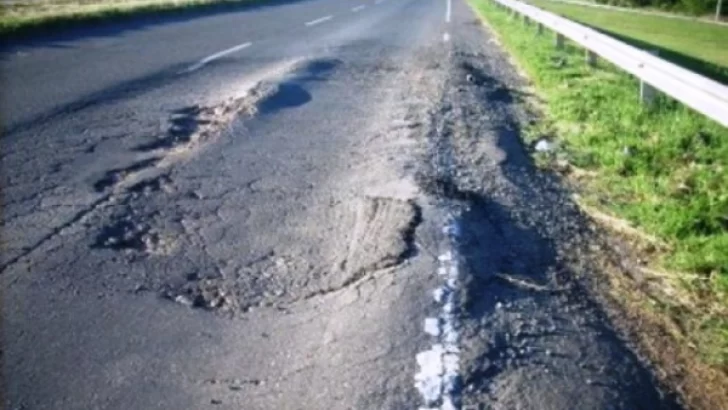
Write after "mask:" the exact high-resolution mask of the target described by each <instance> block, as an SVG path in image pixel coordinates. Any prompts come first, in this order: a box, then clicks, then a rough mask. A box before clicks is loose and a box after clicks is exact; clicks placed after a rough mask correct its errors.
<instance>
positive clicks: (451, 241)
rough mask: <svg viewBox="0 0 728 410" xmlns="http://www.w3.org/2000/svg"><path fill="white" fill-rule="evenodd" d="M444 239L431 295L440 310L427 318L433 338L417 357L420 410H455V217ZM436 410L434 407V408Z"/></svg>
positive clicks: (457, 364)
mask: <svg viewBox="0 0 728 410" xmlns="http://www.w3.org/2000/svg"><path fill="white" fill-rule="evenodd" d="M443 232H444V233H445V234H446V235H447V249H446V250H445V251H444V252H443V253H442V254H441V255H440V256H439V257H438V258H437V260H438V267H437V273H438V275H439V276H441V277H442V279H443V282H444V283H443V284H442V286H440V287H438V288H437V289H435V290H434V291H433V292H432V296H433V297H434V298H435V302H437V303H438V304H439V305H440V306H442V310H441V311H440V314H439V315H438V317H436V318H432V317H429V318H426V319H425V325H424V330H425V333H427V334H429V335H431V336H433V337H435V338H436V340H437V341H436V343H433V345H432V348H430V349H429V350H426V351H424V352H420V353H418V354H417V357H416V358H417V364H418V365H419V367H420V370H419V372H418V373H417V374H416V375H415V388H417V390H418V391H419V392H420V395H422V399H423V401H424V402H425V406H427V407H421V408H420V409H421V410H425V409H428V410H436V409H437V410H454V409H456V408H457V407H456V406H455V403H457V400H456V396H457V395H458V391H457V389H458V384H459V377H460V376H459V374H458V373H459V371H460V348H459V346H458V344H459V341H460V334H459V331H458V327H459V323H458V316H457V315H458V312H457V306H458V304H459V299H460V292H461V291H460V269H459V265H460V258H459V255H458V254H457V253H456V252H455V251H454V250H455V249H457V246H456V245H457V240H458V237H459V236H460V229H459V226H458V225H457V222H456V220H455V217H454V216H453V215H450V216H449V221H448V223H447V224H446V226H445V227H444V229H443ZM438 403H439V406H438V407H433V406H437V405H438Z"/></svg>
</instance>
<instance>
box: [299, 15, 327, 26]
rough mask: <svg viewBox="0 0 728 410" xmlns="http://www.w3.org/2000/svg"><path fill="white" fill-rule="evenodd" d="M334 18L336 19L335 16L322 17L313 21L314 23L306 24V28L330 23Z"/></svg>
mask: <svg viewBox="0 0 728 410" xmlns="http://www.w3.org/2000/svg"><path fill="white" fill-rule="evenodd" d="M332 18H334V16H326V17H321V18H320V19H316V20H313V21H309V22H308V23H306V26H308V27H311V26H315V25H316V24H321V23H323V22H324V21H329V20H331V19H332Z"/></svg>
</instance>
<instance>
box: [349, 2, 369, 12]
mask: <svg viewBox="0 0 728 410" xmlns="http://www.w3.org/2000/svg"><path fill="white" fill-rule="evenodd" d="M365 8H367V6H365V5H363V4H362V5H361V6H356V7H354V8H353V9H351V11H353V12H354V13H356V12H357V11H362V10H364V9H365Z"/></svg>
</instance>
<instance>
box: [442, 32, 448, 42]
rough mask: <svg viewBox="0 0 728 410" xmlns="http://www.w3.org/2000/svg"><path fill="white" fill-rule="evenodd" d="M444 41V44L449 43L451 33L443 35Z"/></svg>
mask: <svg viewBox="0 0 728 410" xmlns="http://www.w3.org/2000/svg"><path fill="white" fill-rule="evenodd" d="M442 41H444V42H446V43H447V42H448V41H450V33H445V34H443V35H442Z"/></svg>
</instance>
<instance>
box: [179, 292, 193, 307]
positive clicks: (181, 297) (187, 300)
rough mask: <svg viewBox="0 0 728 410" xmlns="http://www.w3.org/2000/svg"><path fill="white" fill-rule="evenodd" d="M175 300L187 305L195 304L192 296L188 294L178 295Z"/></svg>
mask: <svg viewBox="0 0 728 410" xmlns="http://www.w3.org/2000/svg"><path fill="white" fill-rule="evenodd" d="M174 301H175V302H177V303H179V304H182V305H185V306H190V307H192V305H193V304H194V302H193V301H192V299H190V297H189V296H187V295H177V296H176V297H175V298H174Z"/></svg>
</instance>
